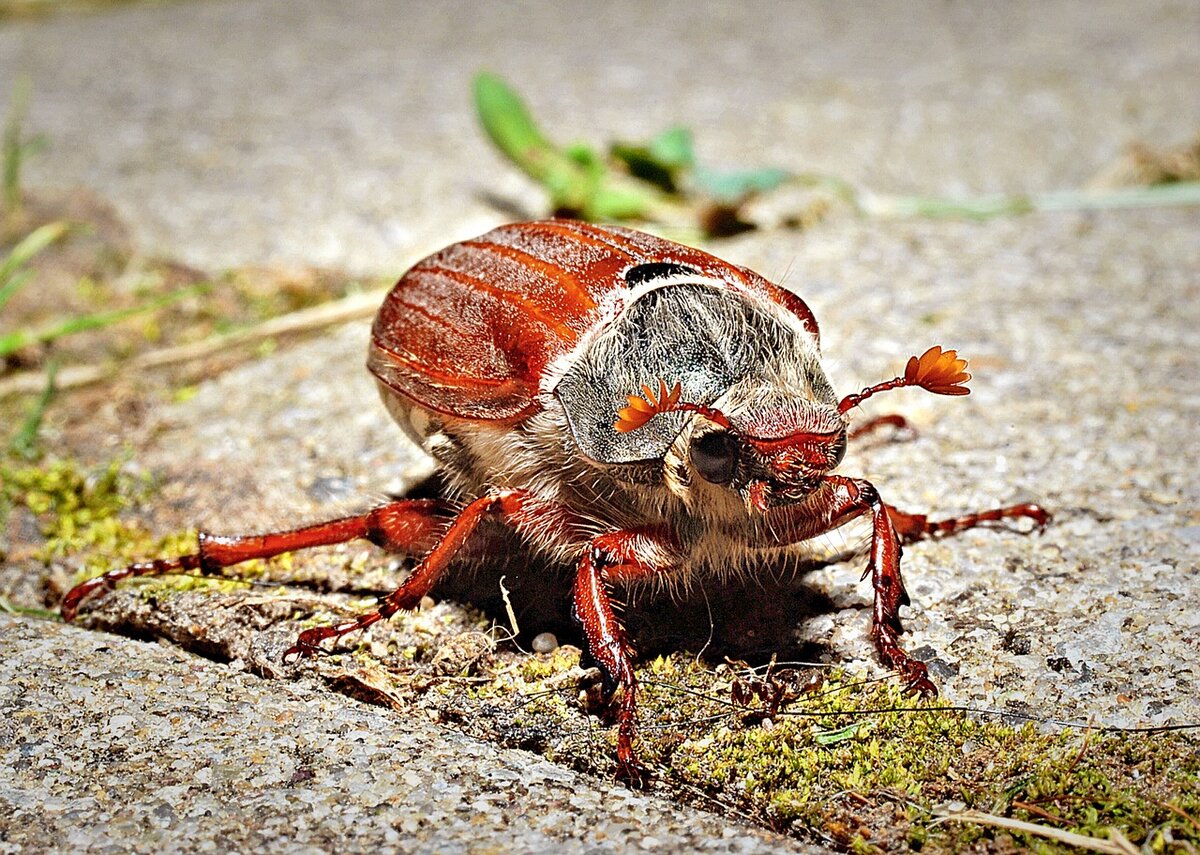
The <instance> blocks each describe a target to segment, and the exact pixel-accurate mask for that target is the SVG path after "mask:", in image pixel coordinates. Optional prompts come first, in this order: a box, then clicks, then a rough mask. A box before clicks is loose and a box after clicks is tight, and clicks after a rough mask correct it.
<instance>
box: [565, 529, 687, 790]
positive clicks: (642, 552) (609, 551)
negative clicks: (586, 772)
mask: <svg viewBox="0 0 1200 855" xmlns="http://www.w3.org/2000/svg"><path fill="white" fill-rule="evenodd" d="M677 561H678V546H677V545H676V543H675V541H674V538H673V537H672V536H671V535H670V534H669V533H668V532H667V531H666V530H665V529H659V528H647V529H639V530H625V531H616V532H612V533H610V534H605V535H601V536H600V537H597V538H595V539H594V540H592V542H591V544H590V545H589V547H588V549H587V551H586V552H585V553H584V554H583V557H582V559H580V562H579V569H578V571H577V572H576V574H575V586H574V608H573V612H574V617H575V620H577V621H578V622H579V624H580V626H581V627H582V628H583V634H584V636H585V637H586V639H587V649H588V654H589V655H590V656H591V657H592V659H593V660H594V661H595V662H596V664H597V665H599V666H600V670H601V672H602V673H603V675H604V690H605V693H606V694H608V695H612V694H613V693H615V692H616V691H617V689H620V690H621V698H620V707H619V709H618V711H617V771H618V774H619V775H620V777H622V778H624V779H626V780H627V781H629V782H630V784H632V785H633V786H635V787H640V786H643V785H644V784H645V783H646V779H647V773H646V770H645V769H644V767H643V766H642V765H641V764H640V763H639V762H638V760H637V756H636V754H635V753H634V750H633V740H634V738H635V737H636V736H637V676H636V675H635V674H634V672H633V660H634V658H635V657H636V655H637V654H636V652H635V651H634V649H633V646H632V645H631V644H630V643H629V639H628V637H627V636H626V634H625V628H624V627H622V626H621V623H620V621H619V620H618V619H617V616H616V614H615V613H614V611H613V607H612V598H611V596H610V594H609V591H608V586H609V585H610V584H611V583H613V582H622V581H632V580H634V579H638V578H645V577H647V576H650V575H654V574H661V573H667V572H670V570H671V568H672V567H673V566H674V565H675V564H676V563H677Z"/></svg>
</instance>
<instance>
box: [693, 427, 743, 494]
mask: <svg viewBox="0 0 1200 855" xmlns="http://www.w3.org/2000/svg"><path fill="white" fill-rule="evenodd" d="M691 458H692V465H693V466H695V467H696V471H697V472H699V473H700V477H701V478H703V479H704V480H705V481H711V482H712V483H714V484H728V483H729V482H730V480H732V479H733V472H734V470H735V469H737V462H738V443H737V440H736V439H734V437H733V435H732V434H730V433H729V432H728V431H723V430H718V431H712V432H711V433H706V434H704V436H702V437H700V438H699V439H697V440H696V441H695V442H693V443H692V451H691Z"/></svg>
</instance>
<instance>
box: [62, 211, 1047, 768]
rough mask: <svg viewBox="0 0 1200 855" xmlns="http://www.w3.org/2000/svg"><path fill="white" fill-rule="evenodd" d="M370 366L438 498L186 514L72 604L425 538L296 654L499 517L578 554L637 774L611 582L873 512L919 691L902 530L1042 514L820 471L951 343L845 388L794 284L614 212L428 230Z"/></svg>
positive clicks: (880, 611) (950, 372)
mask: <svg viewBox="0 0 1200 855" xmlns="http://www.w3.org/2000/svg"><path fill="white" fill-rule="evenodd" d="M367 366H368V368H369V369H370V371H371V372H372V374H374V375H375V378H376V380H377V383H378V387H379V390H380V392H381V394H382V396H383V401H384V403H385V405H386V406H387V408H388V410H389V412H390V413H391V414H392V416H393V417H394V418H395V419H396V421H397V422H399V424H400V426H401V427H402V428H403V429H404V431H405V432H406V433H407V434H408V435H409V436H410V437H411V438H412V439H413V440H414V441H416V442H417V443H419V444H421V445H422V447H423V448H424V449H425V450H426V451H427V452H428V453H429V454H431V455H432V456H433V457H434V458H435V460H436V461H437V462H438V463H439V465H440V467H441V473H442V475H443V477H444V480H445V482H446V484H447V486H448V488H449V493H450V495H449V496H448V497H447V498H445V499H399V500H397V501H392V502H388V503H387V504H384V505H381V506H379V507H376V508H374V509H373V510H371V511H369V512H367V513H364V514H362V515H359V516H353V517H347V518H343V519H338V520H333V521H331V522H324V523H318V524H316V525H310V526H305V527H303V528H299V529H295V530H291V531H283V532H276V533H271V534H263V535H254V536H234V537H222V536H215V535H211V534H206V533H202V534H201V535H200V537H199V545H198V548H197V551H196V552H195V553H194V554H191V555H185V556H182V557H180V558H175V559H170V560H161V559H160V560H155V561H149V562H145V563H140V564H134V565H131V566H129V567H125V568H122V569H119V570H114V571H111V572H109V573H107V574H105V575H103V576H100V577H97V578H95V579H92V580H89V581H87V582H84V583H82V584H80V585H79V586H77V587H75V588H74V589H72V590H71V591H70V592H68V594H67V596H66V598H65V599H64V601H63V605H62V613H63V615H64V617H66V618H67V619H68V620H69V619H71V618H73V617H74V616H75V614H76V613H77V611H78V609H79V606H80V603H81V601H82V600H84V599H85V598H86V597H88V596H90V595H92V594H94V593H97V592H99V591H104V590H108V589H111V588H112V587H113V586H114V585H115V584H116V583H117V582H118V581H120V580H121V579H125V578H127V577H130V576H145V575H155V574H162V573H176V572H184V571H199V572H201V573H206V572H208V573H211V572H216V571H218V570H219V569H220V568H223V567H228V566H230V565H233V564H237V563H238V562H241V561H246V560H248V559H252V558H265V557H270V556H273V555H278V554H280V553H283V552H289V551H292V550H296V549H302V548H306V547H311V546H319V545H325V544H334V543H341V542H344V541H348V540H351V539H354V538H364V539H366V540H369V541H370V542H372V543H375V544H378V545H379V546H381V547H383V548H385V549H388V550H392V551H396V552H402V553H409V554H413V555H416V556H421V560H420V561H419V563H418V564H417V565H416V567H415V569H414V570H413V571H412V574H411V575H410V576H409V577H408V579H407V580H406V581H405V582H404V583H403V584H402V585H401V586H400V587H399V588H398V589H397V590H395V591H394V592H392V593H391V594H389V595H387V596H385V597H383V598H381V599H380V601H379V604H378V607H377V608H375V609H373V610H372V611H369V612H366V613H364V614H362V615H360V616H358V617H357V618H355V619H354V620H350V621H347V622H345V623H340V624H337V625H334V626H320V627H316V628H312V629H308V630H305V631H304V632H301V633H300V635H299V638H298V639H297V640H296V643H295V645H294V646H293V647H292V648H291V649H290V650H289V651H288V652H287V656H290V657H298V656H307V655H310V654H313V653H315V652H317V651H318V649H319V646H320V645H321V643H322V642H324V641H326V640H328V639H337V638H340V637H341V636H343V635H345V634H347V633H349V632H353V631H355V630H359V629H365V628H366V627H369V626H371V625H372V624H374V623H375V622H377V621H379V620H385V619H387V618H389V617H391V616H392V615H394V614H395V613H396V612H398V611H400V610H402V609H411V608H413V607H415V606H416V605H417V604H418V602H420V600H421V598H422V597H424V596H425V595H426V594H427V593H428V592H429V590H430V589H431V588H432V586H433V585H434V583H435V582H436V581H437V579H438V577H439V576H440V575H442V572H443V571H444V570H445V569H446V567H447V565H448V564H449V563H450V562H451V560H452V559H453V558H454V556H455V554H456V553H458V552H459V551H460V550H461V549H462V548H463V546H464V545H465V544H467V542H468V541H469V540H471V539H472V533H473V532H474V531H475V529H476V527H477V526H478V524H479V523H480V521H481V520H483V519H485V518H489V517H490V518H493V519H497V520H500V521H502V522H503V523H506V524H507V525H508V526H510V527H511V528H512V529H514V530H515V531H516V532H517V534H518V535H519V536H520V537H521V538H522V540H523V541H524V542H525V543H527V544H528V546H529V548H530V549H532V550H535V551H537V552H539V553H541V554H542V556H543V557H546V558H548V559H550V560H551V561H552V562H561V563H563V564H569V565H571V566H572V567H574V585H573V602H574V615H575V618H576V619H577V620H578V622H579V624H580V625H581V627H582V630H583V633H584V636H585V638H586V645H587V654H588V656H589V658H590V659H591V660H592V661H594V662H595V664H596V665H598V666H599V668H600V670H601V672H602V674H603V676H604V685H605V689H606V691H607V693H608V694H609V695H610V696H611V695H612V694H613V693H615V692H616V690H618V689H620V691H621V694H620V697H619V706H618V715H617V722H618V729H617V760H618V768H619V770H620V772H621V773H622V774H623V775H624V776H625V777H627V778H629V779H631V780H633V781H635V782H636V781H639V780H641V779H642V777H643V775H644V772H643V770H642V769H641V767H640V765H639V763H638V761H637V758H636V755H635V752H634V748H633V742H634V738H635V735H636V709H637V678H636V677H635V674H634V670H633V666H632V659H633V655H634V654H633V650H632V649H631V647H630V644H629V641H628V640H627V638H626V635H625V632H624V630H623V629H622V626H621V623H620V622H619V620H618V619H617V616H616V614H615V613H614V611H613V605H612V600H611V590H610V587H611V586H624V585H629V584H636V583H639V582H648V583H651V584H653V583H660V584H663V585H675V584H687V583H690V582H691V581H693V580H695V579H697V578H701V577H703V575H704V574H706V573H713V572H715V573H728V572H730V571H731V570H737V569H743V568H744V569H746V570H752V569H753V568H754V567H756V566H761V565H762V564H763V562H764V559H766V560H772V559H775V560H778V561H780V562H783V561H787V560H788V559H789V557H790V556H794V555H795V553H796V552H797V551H798V550H802V549H803V544H804V542H805V541H808V540H811V539H812V538H814V537H817V536H818V535H821V534H823V533H825V532H829V531H831V530H833V529H835V528H837V527H839V526H841V525H842V524H843V523H845V522H847V521H849V520H851V519H853V518H855V517H859V516H864V515H865V516H868V517H869V518H870V521H871V526H872V534H871V540H870V547H869V550H868V552H869V555H868V559H867V568H866V574H865V575H864V578H865V576H866V575H869V576H870V577H871V584H872V586H873V588H874V592H875V604H874V611H873V615H872V617H873V623H872V629H871V637H872V639H873V641H874V643H875V648H876V650H877V651H878V653H879V656H880V658H881V659H882V660H883V662H884V663H886V664H887V665H888V666H889V667H891V668H894V669H895V670H896V671H898V672H899V673H900V675H901V678H902V679H903V680H904V681H905V683H906V685H907V686H908V687H909V688H910V689H912V690H914V691H917V692H922V693H927V694H933V693H935V692H936V689H935V688H934V686H933V684H932V683H931V682H930V680H929V677H928V675H927V672H926V667H925V665H924V664H923V663H921V662H919V661H917V660H915V659H913V658H912V657H911V656H909V655H908V654H907V653H905V651H904V650H903V649H902V648H901V647H900V644H899V633H900V631H901V628H900V621H899V608H900V606H901V605H904V604H907V603H908V601H909V600H908V595H907V594H906V593H905V590H904V584H903V582H902V581H901V576H900V553H901V542H909V541H913V540H917V539H920V538H922V537H928V536H932V535H938V534H948V533H951V532H955V531H960V530H962V529H966V528H970V527H972V526H975V525H978V524H979V523H982V522H988V521H997V520H1001V519H1004V518H1009V517H1027V518H1030V519H1032V520H1033V521H1034V522H1035V523H1036V524H1037V525H1038V526H1043V525H1044V524H1045V523H1046V521H1047V519H1048V515H1047V513H1046V512H1045V511H1044V510H1043V509H1042V508H1040V507H1038V506H1037V505H1033V504H1021V505H1014V506H1011V507H1005V508H997V509H994V510H989V511H984V512H981V513H974V514H969V515H966V516H962V517H958V518H954V519H949V520H944V521H940V522H933V521H929V520H928V519H927V518H926V517H925V516H923V515H920V514H909V513H905V512H902V511H899V510H897V509H896V508H894V507H892V506H890V505H887V504H885V503H884V502H883V500H882V499H881V498H880V496H879V493H878V491H877V490H876V489H875V487H874V486H872V485H871V484H870V483H868V482H866V481H864V480H861V479H856V478H849V477H845V476H842V475H835V474H832V473H833V470H834V469H835V468H836V467H837V465H838V464H839V463H840V462H841V459H842V456H843V454H844V452H845V449H846V442H847V436H848V432H849V431H848V427H849V413H850V411H851V410H852V409H853V408H854V407H855V406H856V405H857V404H859V403H860V402H861V401H863V400H865V399H866V398H868V397H870V396H871V395H874V394H877V393H879V392H882V391H885V390H888V389H894V388H898V387H903V386H919V387H921V388H924V389H927V390H928V391H930V392H934V393H937V394H942V395H965V394H967V392H968V390H967V388H966V387H965V385H964V384H965V383H966V382H967V380H969V379H970V375H969V374H967V373H966V372H965V371H964V370H963V369H964V368H965V366H966V361H965V360H963V359H960V358H958V356H957V354H956V353H955V351H953V350H947V351H943V350H942V349H941V348H940V347H932V348H930V349H929V350H927V351H926V352H925V353H924V354H923V355H922V356H920V357H916V356H914V357H912V358H911V359H910V360H909V361H908V365H907V367H906V369H905V371H904V373H903V375H901V376H899V377H896V378H894V379H892V380H889V381H887V382H885V383H881V384H878V385H875V386H871V387H869V388H867V389H864V390H862V391H861V392H858V393H857V394H853V395H849V396H847V397H845V398H842V399H840V401H839V399H838V398H837V396H836V395H835V394H834V391H833V387H832V386H831V385H830V383H829V380H828V379H827V378H826V376H825V372H824V371H823V370H822V368H821V363H820V336H819V331H818V327H817V322H816V319H815V318H814V317H813V313H812V312H811V311H810V310H809V308H808V306H807V305H806V304H805V303H804V301H803V300H801V299H800V298H799V297H798V296H796V295H795V294H793V293H791V292H790V291H787V290H785V289H783V288H781V287H780V286H778V285H775V284H773V283H771V282H769V281H768V280H766V279H764V278H763V277H762V276H759V275H758V274H756V273H753V272H752V271H750V270H747V269H745V268H742V267H738V266H736V265H733V264H729V263H727V262H725V261H722V260H720V259H718V258H716V257H714V256H712V255H709V254H708V253H705V252H701V251H700V250H696V249H692V248H689V247H686V246H682V245H680V244H677V243H672V242H670V241H667V240H663V239H661V238H657V237H653V236H651V235H648V234H643V233H640V232H636V231H632V230H629V229H624V228H618V227H615V226H606V227H601V226H596V225H588V224H586V223H582V222H576V221H568V220H549V221H543V222H531V223H518V224H514V225H507V226H502V227H500V228H497V229H495V230H494V231H491V232H489V233H487V234H485V235H483V236H482V237H479V238H477V239H475V240H467V241H463V242H461V243H456V244H454V245H452V246H449V247H447V248H446V249H443V250H442V251H440V252H438V253H436V254H434V255H432V256H430V257H429V258H427V259H425V260H424V261H421V262H419V263H418V264H417V265H416V266H415V267H413V268H412V269H411V270H409V271H408V273H406V274H405V275H404V276H403V277H402V278H401V279H400V281H399V282H398V283H397V284H396V285H395V287H394V288H393V289H392V290H391V292H390V293H389V294H388V296H387V298H386V299H385V301H384V303H383V306H382V307H381V308H380V310H379V314H378V315H377V317H376V319H375V323H374V327H373V329H372V334H371V344H370V352H369V356H368V361H367ZM879 421H882V422H890V423H893V424H894V423H896V418H895V417H883V418H882V419H881V420H879ZM860 430H862V429H861V428H860ZM475 545H477V544H475ZM472 551H477V550H472Z"/></svg>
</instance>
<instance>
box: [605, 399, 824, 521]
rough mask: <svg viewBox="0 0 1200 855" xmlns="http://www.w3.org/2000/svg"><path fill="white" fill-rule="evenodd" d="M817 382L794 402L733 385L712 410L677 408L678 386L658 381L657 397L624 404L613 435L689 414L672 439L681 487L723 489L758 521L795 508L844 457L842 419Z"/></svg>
mask: <svg viewBox="0 0 1200 855" xmlns="http://www.w3.org/2000/svg"><path fill="white" fill-rule="evenodd" d="M814 379H816V378H814ZM820 380H821V381H822V382H817V383H813V384H812V385H813V386H815V387H816V388H815V389H814V388H811V387H810V388H808V389H806V390H805V393H804V394H802V395H796V394H794V393H793V394H784V393H782V392H780V391H777V390H774V389H773V388H772V387H771V386H770V385H768V384H764V383H763V382H762V380H761V378H755V379H754V380H752V381H746V382H743V383H739V384H735V385H734V386H733V387H732V388H731V389H730V390H729V391H728V393H727V394H726V395H724V396H722V398H721V400H720V402H719V405H720V406H719V408H718V407H717V406H705V405H701V404H694V403H691V402H689V401H686V400H683V399H682V390H681V387H680V385H679V384H676V385H675V386H674V387H673V388H670V389H668V388H667V386H666V383H664V382H662V381H660V382H659V387H658V389H657V390H656V389H653V388H651V387H649V386H643V387H642V395H640V396H639V395H630V396H629V398H628V400H629V406H627V407H625V408H623V409H622V410H621V411H620V412H619V413H618V420H617V424H616V426H615V427H616V429H617V430H618V431H621V432H628V431H633V430H637V429H638V428H640V427H641V426H642V425H644V424H646V423H647V422H648V421H650V420H651V419H652V418H654V417H655V416H657V415H658V414H660V413H666V412H692V413H695V417H694V419H693V421H692V425H691V430H690V431H686V432H684V433H683V434H681V437H680V441H681V442H683V443H686V451H681V453H680V454H679V456H680V457H681V458H685V459H686V467H687V470H688V477H687V478H686V479H685V480H687V481H688V482H690V483H695V482H696V481H697V480H699V481H701V482H706V483H707V484H709V485H714V486H715V487H717V488H724V489H727V490H729V491H730V492H731V493H732V494H733V495H736V496H737V497H738V498H739V499H740V500H741V502H742V503H743V504H744V505H745V507H746V509H747V510H748V511H750V512H752V513H754V512H758V513H765V512H766V511H767V510H768V509H770V508H771V507H775V506H777V505H783V504H792V503H794V502H798V501H801V500H803V499H804V498H805V497H806V496H807V495H808V494H809V493H811V492H812V491H813V490H814V489H815V488H816V486H817V485H818V484H819V483H820V480H821V478H822V477H824V476H825V475H826V474H828V473H829V472H830V471H831V470H832V469H834V468H836V467H837V465H838V464H839V463H840V462H841V459H842V455H843V454H844V453H845V450H846V424H847V419H846V417H845V416H844V415H843V414H842V413H839V412H838V410H837V406H836V403H835V400H836V399H834V398H833V397H832V396H833V393H832V391H831V390H830V389H828V388H827V384H825V383H824V382H823V377H822V378H820ZM701 490H702V491H703V492H705V493H709V494H710V495H711V491H710V490H707V489H705V488H701Z"/></svg>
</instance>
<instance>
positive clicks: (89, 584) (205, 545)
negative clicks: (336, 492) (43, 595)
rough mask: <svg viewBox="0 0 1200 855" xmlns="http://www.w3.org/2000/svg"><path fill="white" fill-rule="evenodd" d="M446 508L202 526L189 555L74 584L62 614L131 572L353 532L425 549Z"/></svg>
mask: <svg viewBox="0 0 1200 855" xmlns="http://www.w3.org/2000/svg"><path fill="white" fill-rule="evenodd" d="M449 510H450V506H449V505H448V504H447V503H446V502H442V501H439V500H435V499H401V500H399V501H395V502H389V503H388V504H386V505H380V506H379V507H377V508H374V509H372V510H370V511H368V512H367V513H365V514H361V515H359V516H356V517H345V518H343V519H338V520H331V521H329V522H323V523H317V524H316V525H310V526H305V527H303V528H298V529H293V530H291V531H277V532H271V533H269V534H255V535H247V536H236V537H226V536H221V535H214V534H209V533H208V532H200V534H199V536H198V538H197V541H198V543H197V549H196V552H194V553H192V554H191V555H181V556H180V557H178V558H173V559H169V560H164V559H156V560H154V561H143V562H139V563H137V564H130V565H129V566H127V567H121V568H119V569H116V570H110V571H109V572H107V573H105V574H103V575H101V576H97V577H95V578H94V579H88V580H87V581H86V582H82V583H80V584H78V585H76V586H75V587H74V588H72V589H71V590H70V591H68V592H67V595H66V596H65V597H64V598H63V602H62V616H63V618H64V619H65V620H68V621H71V620H74V619H75V616H76V614H78V612H79V606H80V604H81V603H82V602H83V601H84V600H85V599H87V598H88V597H91V596H92V595H94V594H97V593H101V592H103V591H111V590H112V589H113V588H114V587H115V586H116V584H117V583H118V582H120V581H122V580H124V579H129V578H131V577H134V576H162V575H166V574H168V573H184V572H187V571H190V570H198V571H200V573H201V574H204V575H213V574H216V573H217V572H218V571H220V570H221V569H222V568H224V567H229V566H232V565H234V564H240V563H241V562H243V561H249V560H251V559H253V558H271V557H273V556H275V555H280V554H282V553H284V552H295V551H296V550H298V549H308V548H309V547H313V546H329V545H331V544H335V543H345V542H346V541H348V540H354V539H356V538H364V539H366V540H370V541H371V542H372V543H375V544H378V545H379V546H382V547H384V548H385V549H388V550H391V551H395V552H424V551H426V550H428V549H429V548H430V547H431V546H432V545H433V544H434V543H436V542H437V537H438V535H439V534H440V533H441V532H442V530H444V529H445V528H446V526H447V525H448V524H449V517H448V514H449Z"/></svg>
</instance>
